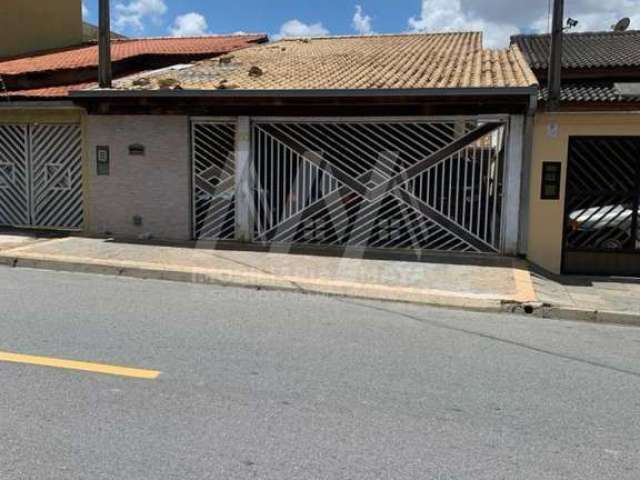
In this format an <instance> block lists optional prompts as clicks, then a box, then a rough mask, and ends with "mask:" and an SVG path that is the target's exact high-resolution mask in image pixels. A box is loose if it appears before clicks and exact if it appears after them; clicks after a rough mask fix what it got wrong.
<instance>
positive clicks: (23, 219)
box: [0, 125, 30, 226]
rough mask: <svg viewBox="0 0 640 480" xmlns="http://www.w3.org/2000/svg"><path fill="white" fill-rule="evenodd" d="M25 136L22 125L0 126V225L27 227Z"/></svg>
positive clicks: (25, 131)
mask: <svg viewBox="0 0 640 480" xmlns="http://www.w3.org/2000/svg"><path fill="white" fill-rule="evenodd" d="M28 163H29V136H28V127H27V126H26V125H0V225H2V226H27V225H29V222H30V219H29V165H28Z"/></svg>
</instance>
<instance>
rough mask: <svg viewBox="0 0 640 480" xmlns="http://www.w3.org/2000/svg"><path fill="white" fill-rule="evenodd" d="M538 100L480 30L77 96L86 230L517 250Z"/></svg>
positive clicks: (330, 45) (261, 56)
mask: <svg viewBox="0 0 640 480" xmlns="http://www.w3.org/2000/svg"><path fill="white" fill-rule="evenodd" d="M537 94H538V87H537V81H536V78H535V76H534V75H533V73H532V72H531V70H530V69H529V67H528V65H527V64H526V62H525V60H524V58H523V56H522V54H521V52H520V51H519V49H518V48H517V47H512V48H509V49H506V50H487V49H484V48H483V47H482V34H480V33H445V34H421V35H388V36H369V37H328V38H313V39H291V40H283V41H279V42H276V43H271V44H267V45H260V46H254V47H251V48H247V49H243V50H239V51H236V52H234V53H233V54H230V55H225V56H222V57H219V58H217V59H207V60H202V61H200V62H197V63H195V64H193V65H180V66H176V67H175V68H167V69H164V70H162V71H159V72H150V73H145V74H138V75H133V76H130V77H128V78H123V79H120V80H118V81H116V82H115V84H114V88H113V89H109V90H100V89H89V90H84V91H73V92H72V93H71V98H73V99H74V101H75V103H76V104H78V105H80V106H82V107H83V108H85V109H86V110H87V111H88V118H87V123H86V147H87V150H88V152H89V155H88V160H89V163H88V165H86V166H85V172H86V175H87V176H88V185H87V192H88V193H87V198H88V202H87V223H86V230H85V231H86V232H87V233H89V234H93V235H113V236H116V237H120V238H157V239H169V240H189V239H196V240H213V241H217V240H236V241H238V240H239V241H245V242H253V243H257V244H262V245H279V244H285V245H316V246H318V245H321V246H332V247H339V248H376V249H377V248H380V249H404V250H412V251H417V252H422V251H432V250H434V251H445V252H475V253H486V254H497V253H502V254H517V253H518V251H519V249H518V238H519V226H520V223H521V219H520V215H521V208H520V197H521V179H522V166H523V159H524V148H523V143H524V142H523V140H524V131H525V129H526V124H527V122H528V120H530V119H532V115H533V113H534V112H535V106H536V100H537Z"/></svg>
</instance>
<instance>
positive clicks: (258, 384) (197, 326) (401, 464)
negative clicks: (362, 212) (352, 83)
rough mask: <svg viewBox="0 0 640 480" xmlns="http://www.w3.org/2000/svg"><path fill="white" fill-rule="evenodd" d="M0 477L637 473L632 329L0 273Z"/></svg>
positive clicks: (639, 383)
mask: <svg viewBox="0 0 640 480" xmlns="http://www.w3.org/2000/svg"><path fill="white" fill-rule="evenodd" d="M0 305H1V306H2V310H1V313H0V317H1V321H0V350H1V351H8V352H15V353H22V354H31V355H47V356H53V357H60V358H67V359H76V360H85V361H93V362H105V363H110V364H121V365H127V366H131V367H137V368H150V369H155V370H160V371H162V372H163V373H162V375H161V376H160V378H159V379H158V380H155V381H148V380H137V379H129V378H120V377H111V376H104V375H96V374H91V373H80V372H73V371H65V370H58V369H50V368H45V367H38V366H28V365H16V364H7V363H0V386H1V389H0V478H1V479H2V480H13V479H20V480H25V479H39V480H41V479H65V480H69V479H92V480H94V479H180V480H185V479H198V480H200V479H274V480H287V479H296V480H299V479H332V480H333V479H349V480H355V479H392V480H399V479H438V480H449V479H456V480H459V479H474V480H477V479H491V480H495V479H510V480H511V479H536V480H538V479H580V480H584V479H617V480H619V479H634V480H636V479H638V478H639V477H640V395H639V394H640V329H633V328H625V327H617V326H603V325H591V324H581V323H571V322H558V321H551V320H540V319H532V318H525V317H517V316H505V315H488V314H487V315H483V314H477V313H465V312H454V311H446V310H435V309H428V308H423V307H414V306H408V305H396V304H385V303H373V302H356V301H347V300H340V299H335V298H325V297H320V296H309V295H300V294H284V293H276V292H261V291H254V290H243V289H230V288H227V289H225V288H216V287H210V286H201V285H189V284H179V283H171V282H157V281H144V280H133V279H120V278H112V277H102V276H90V275H82V274H67V273H55V272H39V271H29V270H12V269H8V268H0Z"/></svg>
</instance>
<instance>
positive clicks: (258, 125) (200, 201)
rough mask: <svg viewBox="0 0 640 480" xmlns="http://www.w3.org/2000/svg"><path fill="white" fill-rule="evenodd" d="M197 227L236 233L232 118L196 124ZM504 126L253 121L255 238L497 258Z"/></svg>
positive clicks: (210, 233) (215, 233)
mask: <svg viewBox="0 0 640 480" xmlns="http://www.w3.org/2000/svg"><path fill="white" fill-rule="evenodd" d="M192 133H193V150H194V152H193V161H194V234H195V237H196V238H198V239H214V240H218V239H223V240H224V239H233V238H234V226H235V225H234V224H235V222H234V220H235V188H236V186H235V177H234V169H235V160H234V155H233V152H234V136H235V124H234V123H232V122H231V123H230V122H226V123H225V122H222V123H220V122H195V123H194V126H193V130H192ZM505 137H506V124H505V122H503V121H484V122H480V121H477V120H475V119H474V120H463V119H456V120H450V121H449V120H442V121H435V120H434V121H427V120H425V121H422V120H420V121H408V120H399V121H395V120H353V121H351V120H350V121H326V120H317V121H300V120H297V121H289V120H287V121H275V120H274V121H266V120H260V121H255V122H254V123H253V124H252V127H251V138H252V140H251V150H252V151H251V158H252V185H253V191H254V201H255V204H254V205H253V207H254V209H253V218H252V222H253V226H254V233H253V238H254V241H256V242H258V243H278V244H307V245H333V246H338V247H348V246H354V247H369V248H390V249H419V250H438V251H457V252H487V253H495V252H499V251H500V247H501V232H502V228H501V218H502V216H501V212H502V191H503V176H504V161H505Z"/></svg>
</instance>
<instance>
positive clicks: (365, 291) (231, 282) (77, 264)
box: [0, 252, 640, 326]
mask: <svg viewBox="0 0 640 480" xmlns="http://www.w3.org/2000/svg"><path fill="white" fill-rule="evenodd" d="M0 265H4V266H8V267H14V268H18V267H20V268H33V269H42V270H52V271H64V272H74V273H93V274H101V275H110V276H118V277H127V278H137V279H143V280H144V279H146V280H168V281H174V282H181V283H192V284H201V285H217V286H231V287H240V288H249V289H260V290H271V291H286V292H298V293H307V294H318V295H326V296H331V297H340V298H351V299H358V300H376V301H387V302H400V303H411V304H417V305H425V306H431V307H436V308H453V309H458V310H467V311H474V312H481V313H509V314H519V315H527V316H533V317H538V318H548V319H556V320H570V321H580V322H590V323H601V324H618V325H627V326H640V315H634V314H629V313H625V312H606V311H593V310H584V309H578V308H569V307H561V306H554V305H546V304H542V303H540V302H538V301H530V300H526V299H525V298H523V299H518V298H515V299H514V298H506V299H499V298H477V297H476V298H473V297H468V296H464V294H455V295H454V294H453V293H454V292H452V295H430V294H425V293H424V292H423V291H421V290H412V289H403V288H384V287H381V286H378V285H366V284H353V285H350V286H349V287H348V288H345V286H344V285H343V284H341V283H339V282H335V283H327V282H325V283H323V282H317V281H313V279H295V280H291V279H287V278H286V277H277V276H275V275H246V274H244V275H243V274H239V273H237V272H232V271H222V270H205V269H195V268H194V269H191V268H190V269H175V268H174V269H170V268H159V267H157V266H153V267H150V266H147V265H144V264H138V265H136V262H113V263H107V262H105V261H100V260H86V259H85V260H83V261H66V260H61V259H59V258H55V257H54V256H50V257H48V258H45V257H36V256H29V255H27V254H22V255H16V254H13V255H12V254H11V252H5V253H0Z"/></svg>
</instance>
